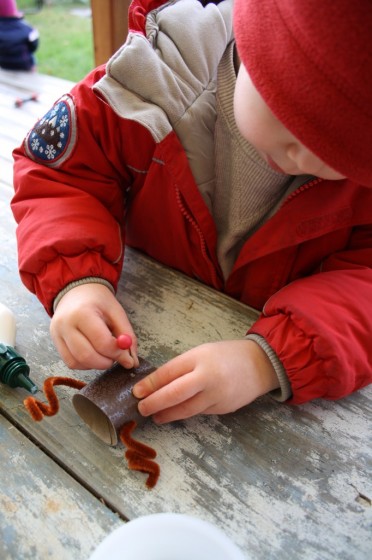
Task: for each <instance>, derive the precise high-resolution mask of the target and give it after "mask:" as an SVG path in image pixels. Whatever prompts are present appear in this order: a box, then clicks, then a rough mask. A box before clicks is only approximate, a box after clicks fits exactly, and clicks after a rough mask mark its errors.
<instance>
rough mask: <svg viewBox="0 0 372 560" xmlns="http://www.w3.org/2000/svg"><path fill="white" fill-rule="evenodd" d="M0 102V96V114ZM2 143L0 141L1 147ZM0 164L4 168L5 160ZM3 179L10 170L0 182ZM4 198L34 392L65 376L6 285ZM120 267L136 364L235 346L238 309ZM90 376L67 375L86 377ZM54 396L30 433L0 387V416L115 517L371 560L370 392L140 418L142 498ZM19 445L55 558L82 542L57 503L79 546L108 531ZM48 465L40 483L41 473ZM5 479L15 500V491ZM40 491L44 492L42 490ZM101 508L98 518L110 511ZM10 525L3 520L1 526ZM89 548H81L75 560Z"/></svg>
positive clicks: (253, 545) (180, 282) (245, 311)
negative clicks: (178, 523) (162, 419)
mask: <svg viewBox="0 0 372 560" xmlns="http://www.w3.org/2000/svg"><path fill="white" fill-rule="evenodd" d="M0 86H1V73H0ZM1 99H2V96H1V88H0V104H1ZM26 110H28V108H27V106H25V111H26ZM30 110H32V111H33V110H34V108H32V109H30ZM3 112H4V110H3ZM0 114H1V113H0ZM17 134H18V132H17ZM2 135H3V133H1V132H0V139H1V136H2ZM19 140H20V138H19ZM6 162H8V163H7V165H8V168H9V165H10V158H9V157H8V159H6V161H5V163H6ZM2 163H3V162H2ZM2 167H3V166H2ZM5 167H6V165H5ZM2 173H3V171H2ZM8 176H10V172H9V169H8V171H6V172H5V175H3V174H2V179H1V180H2V181H4V179H3V177H8ZM10 197H11V188H10V185H9V184H8V185H6V184H5V185H4V184H3V183H2V184H1V188H0V243H1V246H2V257H1V261H0V283H1V293H2V295H1V300H2V301H4V303H5V304H7V305H8V306H9V307H11V308H12V309H13V310H14V311H15V313H16V316H17V322H18V337H17V342H18V349H19V351H20V352H21V353H22V354H23V355H24V356H25V357H26V358H27V361H28V362H29V364H30V366H31V369H32V376H33V378H34V380H35V381H36V382H37V383H39V385H40V386H41V385H42V382H43V380H44V379H45V378H46V377H48V376H50V375H71V372H70V371H69V370H68V369H67V368H66V366H64V364H63V363H62V361H61V360H60V359H59V357H58V355H57V353H56V351H55V349H54V347H53V345H52V343H51V340H50V337H49V319H48V317H47V316H46V314H45V312H44V310H43V309H42V308H41V306H40V304H39V303H38V302H37V300H36V298H35V297H34V296H32V295H31V294H29V293H28V292H27V291H26V290H25V288H24V287H23V286H22V285H21V283H20V280H19V278H18V273H17V264H16V249H15V225H14V222H13V219H12V216H11V213H10V210H9V200H10ZM125 267H126V273H125V275H124V276H123V279H122V281H121V283H120V286H119V299H120V301H121V302H122V304H123V305H124V307H125V308H126V310H127V311H128V314H129V316H130V318H131V321H132V323H133V325H134V327H135V329H136V332H137V334H138V337H139V345H140V354H141V355H142V356H143V357H145V358H147V359H148V360H149V361H151V362H152V363H154V364H155V365H159V364H160V363H162V362H164V361H166V360H167V359H169V358H171V357H173V356H174V355H176V354H178V353H180V352H183V351H185V350H187V349H188V348H190V347H192V346H194V345H196V344H199V343H201V342H206V341H209V340H220V339H224V338H239V337H241V336H244V334H245V332H246V330H247V329H248V327H249V325H250V324H251V323H252V322H253V321H254V319H255V317H256V313H255V312H254V311H252V310H250V309H249V308H247V307H245V306H243V305H241V304H240V303H238V302H236V301H234V300H231V299H229V298H227V297H225V296H223V295H221V294H217V293H216V292H214V291H213V290H210V289H208V288H206V287H205V286H202V285H201V284H198V283H197V282H194V281H192V280H190V279H188V278H185V277H183V276H182V275H180V274H178V273H175V272H174V271H171V270H168V269H166V268H164V267H162V266H160V265H158V264H156V263H153V262H152V261H151V260H150V259H147V258H145V257H143V256H141V255H139V254H137V253H136V252H134V251H129V250H128V251H127V254H126V263H125ZM94 375H95V372H79V373H78V374H77V376H78V377H79V378H82V379H84V380H85V381H89V380H90V379H91V378H92V376H94ZM58 394H59V395H60V397H61V401H60V402H61V409H60V413H59V414H58V416H56V417H54V418H48V419H45V420H43V421H42V422H41V423H38V424H36V423H33V422H32V421H31V420H30V418H29V417H28V415H27V412H26V411H25V409H24V407H23V405H22V399H23V398H24V396H25V393H24V392H23V391H22V390H11V389H9V388H7V387H5V386H1V387H0V403H1V405H0V406H1V408H2V409H3V410H4V411H5V412H6V415H7V417H8V418H10V419H11V420H12V422H13V423H14V424H15V425H20V426H22V429H23V430H24V431H25V432H26V433H29V434H30V435H32V438H33V439H34V440H35V441H36V442H38V444H39V445H40V446H42V447H43V448H46V449H47V450H48V454H50V455H51V456H52V457H55V458H56V460H57V461H58V462H59V463H60V464H62V465H63V466H64V468H65V469H66V470H67V472H71V473H73V474H74V476H75V477H76V478H77V479H78V480H84V482H85V484H86V485H87V486H88V487H89V488H91V489H92V492H93V493H94V494H95V495H98V496H100V497H101V499H102V500H103V502H104V503H106V504H111V506H112V507H113V508H114V509H116V510H117V511H119V512H120V513H121V515H123V516H125V517H128V518H129V519H132V518H135V517H138V516H140V515H144V514H148V513H155V512H161V511H174V512H182V513H188V514H191V515H195V516H198V517H200V518H202V519H206V520H209V521H211V522H213V523H215V524H216V525H218V526H219V527H221V528H222V529H224V530H225V532H226V533H227V534H228V535H229V536H230V537H231V538H232V539H233V540H234V541H235V542H236V543H237V544H238V545H239V546H240V547H241V548H242V550H243V551H245V552H246V554H247V557H249V558H253V559H255V560H270V559H275V560H292V559H293V560H295V559H296V560H297V559H298V558H301V559H305V560H313V559H314V558H316V559H321V560H328V559H329V560H334V559H335V558H337V559H338V560H367V559H368V560H369V558H370V557H371V549H372V507H371V499H372V481H371V472H372V468H371V467H372V439H371V434H372V429H371V411H372V405H371V403H372V387H371V386H370V387H368V388H366V389H364V390H363V391H360V392H359V393H356V394H354V395H352V396H350V397H348V398H346V399H344V400H342V401H338V402H326V401H316V402H313V403H309V404H306V405H303V406H300V407H296V408H295V407H289V406H285V405H279V404H277V403H274V402H272V401H271V400H270V398H268V397H265V398H262V399H260V400H258V401H256V402H255V403H253V404H252V405H251V406H249V407H247V408H245V409H242V410H240V411H238V412H237V413H235V414H230V415H226V416H223V417H222V416H221V417H199V418H193V419H190V420H188V421H185V422H177V423H174V424H170V425H166V426H159V427H158V426H155V425H153V424H152V423H151V422H148V423H147V424H146V425H145V426H144V427H143V429H142V430H140V431H138V435H140V439H141V440H143V441H144V442H145V443H148V444H149V445H150V446H152V447H154V448H155V449H156V450H157V451H158V461H159V464H160V466H161V477H160V480H159V483H158V485H157V486H156V488H155V489H154V490H152V491H149V490H147V489H146V487H145V484H144V477H143V476H142V475H141V474H140V473H134V472H131V471H129V470H128V469H127V467H126V462H125V460H124V458H123V453H124V450H123V448H122V447H120V446H119V447H117V448H110V447H108V446H106V445H105V444H103V443H102V442H101V441H100V440H98V438H96V437H95V436H94V435H93V434H92V433H90V432H89V430H88V428H87V427H86V426H85V425H84V424H83V423H82V422H81V420H80V418H79V417H78V416H77V415H76V413H75V411H74V409H73V407H72V404H71V395H72V394H73V391H71V390H70V389H66V388H62V387H61V388H58ZM12 430H13V431H14V433H15V434H17V430H16V428H15V427H11V430H9V434H11V433H12ZM0 433H1V435H2V432H0ZM22 441H23V440H22V437H21V436H20V435H19V434H17V435H16V436H15V439H13V440H12V443H11V444H10V445H11V447H9V448H8V446H7V452H6V456H5V459H4V458H3V460H4V461H6V464H9V463H10V462H11V461H13V462H14V463H13V464H17V461H19V463H18V464H20V465H23V464H24V462H25V461H27V460H28V461H30V462H31V464H32V465H34V464H36V463H37V462H40V470H38V469H37V468H36V467H34V474H33V475H32V483H33V486H34V487H35V488H36V489H38V491H39V493H40V496H41V498H40V500H42V501H39V502H38V504H39V509H38V511H41V512H43V515H45V516H57V517H58V519H59V523H58V527H57V529H56V532H55V533H53V531H52V529H51V528H50V527H48V530H49V531H50V532H51V536H50V538H51V542H53V543H55V544H56V547H57V548H58V550H62V549H63V550H64V551H65V554H66V556H65V557H66V558H67V557H68V556H67V555H68V551H70V554H71V555H70V558H73V559H75V558H79V556H76V555H74V552H75V551H76V550H78V549H79V546H82V547H83V544H79V541H78V539H77V536H76V526H72V525H71V524H69V520H68V515H66V510H64V509H63V508H62V505H63V504H64V503H66V504H67V505H66V507H67V509H68V510H69V508H72V507H73V505H75V506H76V505H77V504H79V506H80V507H81V512H80V513H79V516H80V517H79V519H80V521H78V522H77V523H79V527H80V529H81V530H84V531H87V534H88V535H90V536H89V539H90V543H91V544H92V543H93V542H97V540H96V541H94V539H93V537H92V535H93V533H95V530H96V527H97V524H98V525H99V526H100V527H101V529H99V532H98V535H103V534H104V533H105V531H106V530H107V525H106V521H105V519H106V516H105V514H104V513H102V511H101V513H93V512H96V511H98V510H95V509H94V506H93V505H92V504H95V503H98V504H99V505H101V506H102V507H103V508H104V505H103V504H101V502H99V500H97V499H96V498H94V497H93V496H92V495H90V494H89V493H85V492H83V493H82V494H81V495H80V494H76V493H75V492H79V488H78V485H77V486H74V485H72V484H70V482H69V484H66V488H65V487H64V486H63V487H61V486H58V484H57V482H56V477H59V476H60V472H61V468H60V467H59V466H58V464H57V463H54V462H53V461H52V460H51V459H48V458H47V457H46V455H44V454H43V453H42V452H41V451H40V450H39V449H38V448H37V447H36V446H34V445H33V444H31V443H30V442H28V443H27V446H26V447H24V446H22ZM26 441H27V440H26ZM35 454H36V455H35ZM44 463H46V464H45V465H44ZM53 465H54V466H53ZM48 469H50V472H51V474H50V473H49V474H46V473H47V472H48ZM54 473H56V474H54ZM9 481H10V486H12V485H13V492H15V490H16V487H17V484H15V483H14V482H12V481H11V480H10V479H9ZM49 481H52V482H53V481H54V482H53V484H52V485H51V484H50V482H49ZM6 482H7V481H6V480H4V479H2V480H1V486H0V492H1V494H0V495H1V496H2V502H1V508H2V511H4V512H6V513H4V514H3V516H4V519H5V518H6V519H7V523H8V524H7V527H9V528H8V529H7V531H9V532H10V533H11V532H12V531H16V535H17V539H19V540H18V546H20V547H21V546H22V547H23V548H22V549H21V550H23V551H26V550H27V548H26V547H27V542H28V541H27V538H26V539H25V540H24V541H22V540H21V539H20V536H19V535H20V533H19V530H20V520H19V519H20V518H19V519H18V518H17V511H18V509H17V508H19V507H20V498H18V499H17V498H14V499H13V497H12V496H13V495H14V496H15V497H17V494H16V493H15V494H12V495H11V497H9V496H8V495H7V493H6V492H5V490H6V491H8V488H7V487H6V484H5V486H4V483H6ZM77 496H78V497H77ZM28 501H30V502H31V501H32V495H31V496H29V497H28V499H27V503H26V506H23V507H26V510H27V515H26V516H25V517H24V521H25V525H26V526H27V527H28V528H32V527H35V523H37V520H36V518H34V517H35V515H36V512H35V510H33V509H32V508H33V507H34V506H33V505H32V504H31V503H28ZM91 508H93V509H92V510H91V511H92V515H91V516H89V515H88V510H89V511H90V509H91ZM105 511H106V514H107V515H108V519H111V518H110V514H111V512H109V510H105ZM107 512H109V513H107ZM34 514H35V515H34ZM1 515H2V514H0V520H1ZM101 515H102V517H100V516H101ZM112 515H113V514H112ZM9 516H13V517H9ZM9 519H12V520H13V521H12V522H10V523H9ZM75 519H78V517H75ZM99 519H101V521H99ZM3 527H5V525H3V524H2V525H1V529H0V531H1V532H2V538H0V541H1V540H4V538H5V537H6V534H5V530H4V529H3ZM37 527H39V526H38V525H37ZM17 531H18V532H17ZM40 531H41V529H40ZM97 538H98V537H97ZM38 540H40V539H37V541H38ZM91 544H90V545H89V544H88V545H84V546H86V548H85V549H84V548H82V549H81V550H83V551H84V552H85V551H86V550H88V548H89V546H91ZM35 546H36V545H35ZM35 550H36V552H38V550H37V549H35ZM0 551H1V548H0ZM42 553H43V554H44V555H39V556H37V554H36V555H34V556H30V557H32V558H38V557H39V558H42V559H44V558H49V556H47V554H46V553H47V550H46V549H45V550H43V551H42ZM61 557H62V556H61ZM25 558H27V556H25Z"/></svg>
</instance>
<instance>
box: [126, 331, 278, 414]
mask: <svg viewBox="0 0 372 560" xmlns="http://www.w3.org/2000/svg"><path fill="white" fill-rule="evenodd" d="M278 387H279V381H278V378H277V376H276V373H275V371H274V368H273V367H272V365H271V362H270V360H269V358H268V357H267V355H266V354H265V352H264V351H263V350H262V349H261V348H260V346H258V344H256V343H255V342H254V341H252V340H229V341H222V342H214V343H209V344H203V345H201V346H197V347H196V348H193V349H192V350H189V351H188V352H186V353H184V354H181V355H180V356H177V357H176V358H174V359H173V360H171V361H169V362H168V363H166V364H164V365H163V366H161V367H159V368H158V369H157V370H156V371H154V372H153V373H151V374H150V375H148V376H147V377H146V378H145V379H143V380H142V381H139V382H138V383H137V384H136V385H135V386H134V389H133V394H134V396H135V397H137V398H141V399H143V400H141V402H140V403H139V405H138V408H139V411H140V413H141V414H142V415H143V416H151V415H153V419H154V421H155V422H157V423H163V422H171V421H173V420H181V419H183V418H189V417H190V416H194V415H195V414H225V413H227V412H233V411H235V410H237V409H238V408H241V407H242V406H245V405H247V404H249V403H250V402H252V401H253V400H255V399H256V398H257V397H259V396H260V395H263V394H265V393H268V392H269V391H271V390H273V389H276V388H278Z"/></svg>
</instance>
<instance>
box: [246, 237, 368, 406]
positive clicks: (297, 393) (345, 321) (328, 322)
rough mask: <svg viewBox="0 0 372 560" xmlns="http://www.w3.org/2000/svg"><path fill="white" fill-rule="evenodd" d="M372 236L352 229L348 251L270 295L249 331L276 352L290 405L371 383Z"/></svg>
mask: <svg viewBox="0 0 372 560" xmlns="http://www.w3.org/2000/svg"><path fill="white" fill-rule="evenodd" d="M371 238H372V234H371V231H368V229H365V228H356V229H355V231H354V233H353V235H352V237H351V240H350V244H349V248H348V250H347V251H343V252H340V253H338V254H335V255H332V256H331V257H329V258H328V259H327V260H326V261H325V262H324V263H323V267H322V271H321V272H319V273H317V274H314V275H312V276H309V277H307V278H303V279H300V280H297V281H295V282H293V283H291V284H289V285H287V286H286V287H284V288H283V289H281V290H280V291H279V292H277V293H276V294H274V295H273V296H272V297H271V298H270V299H269V300H268V301H267V303H266V305H265V307H264V309H263V312H262V314H261V316H260V318H259V319H258V321H257V322H256V323H255V324H254V325H253V326H252V328H251V329H250V331H249V332H251V333H256V334H258V335H261V336H263V337H264V338H265V339H266V341H267V342H268V344H269V345H270V346H271V348H272V349H273V350H274V352H276V354H277V355H278V357H279V359H280V361H281V363H282V364H283V366H284V368H285V370H286V373H287V375H288V378H289V381H290V384H291V389H292V398H291V399H290V400H289V401H287V402H289V403H291V404H300V403H303V402H306V401H309V400H312V399H315V398H326V399H339V398H342V397H345V396H346V395H348V394H350V393H352V392H353V391H356V390H358V389H361V388H362V387H364V386H366V385H368V384H369V383H371V382H372V344H371V332H372V297H371V290H372V288H371V286H372V270H371V267H372V248H371V247H368V245H370V244H371Z"/></svg>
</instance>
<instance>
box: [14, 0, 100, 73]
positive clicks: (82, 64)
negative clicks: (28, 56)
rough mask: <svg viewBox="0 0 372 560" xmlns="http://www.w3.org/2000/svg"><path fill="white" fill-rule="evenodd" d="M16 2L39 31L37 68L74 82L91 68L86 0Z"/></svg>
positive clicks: (91, 57)
mask: <svg viewBox="0 0 372 560" xmlns="http://www.w3.org/2000/svg"><path fill="white" fill-rule="evenodd" d="M17 5H18V9H19V10H20V11H22V12H24V18H25V20H26V21H27V22H29V23H30V25H32V26H33V27H35V28H36V29H38V31H39V33H40V44H39V48H38V50H37V52H36V53H35V57H36V63H37V71H38V72H40V73H41V74H48V75H49V76H57V77H58V78H64V79H66V80H71V81H73V82H77V81H79V80H81V79H82V78H83V77H84V76H85V75H86V74H87V73H88V72H89V71H90V70H91V69H92V68H94V66H95V64H94V48H93V31H92V17H91V8H90V2H89V0H75V1H74V2H73V1H71V0H18V1H17Z"/></svg>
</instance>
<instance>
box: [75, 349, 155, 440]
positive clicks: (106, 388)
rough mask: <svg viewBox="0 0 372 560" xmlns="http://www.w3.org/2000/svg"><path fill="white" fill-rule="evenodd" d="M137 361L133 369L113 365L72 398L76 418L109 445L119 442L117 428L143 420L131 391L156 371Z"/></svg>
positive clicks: (142, 360)
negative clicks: (130, 422) (132, 421)
mask: <svg viewBox="0 0 372 560" xmlns="http://www.w3.org/2000/svg"><path fill="white" fill-rule="evenodd" d="M139 362H140V363H139V366H138V367H137V368H132V369H125V368H124V367H123V366H121V365H120V364H115V365H114V366H113V367H112V368H110V369H108V370H106V371H105V372H103V373H102V374H101V375H99V376H98V377H96V378H95V379H94V380H93V381H91V382H90V383H88V385H86V386H85V387H83V389H81V390H80V391H79V392H78V393H76V394H75V395H74V396H73V397H72V403H73V405H74V408H75V410H76V412H77V413H78V415H79V416H80V417H81V418H82V420H84V422H85V423H86V424H87V425H88V426H89V428H90V429H91V430H92V432H93V433H94V434H95V435H96V436H98V437H99V438H100V439H101V440H102V441H104V442H105V443H108V444H109V445H116V444H117V443H118V435H119V432H120V429H121V428H122V426H123V425H124V424H126V422H129V421H130V420H135V422H137V424H138V425H140V424H143V422H144V421H145V420H146V418H144V417H143V416H141V415H140V413H139V412H138V402H139V401H138V399H136V398H135V397H134V396H133V394H132V389H133V386H134V385H135V384H136V383H137V381H139V380H140V379H142V378H143V377H146V375H148V374H149V373H151V372H152V371H154V370H155V369H156V368H155V367H154V366H152V365H151V364H149V363H148V362H147V361H146V360H144V359H142V358H139Z"/></svg>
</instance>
